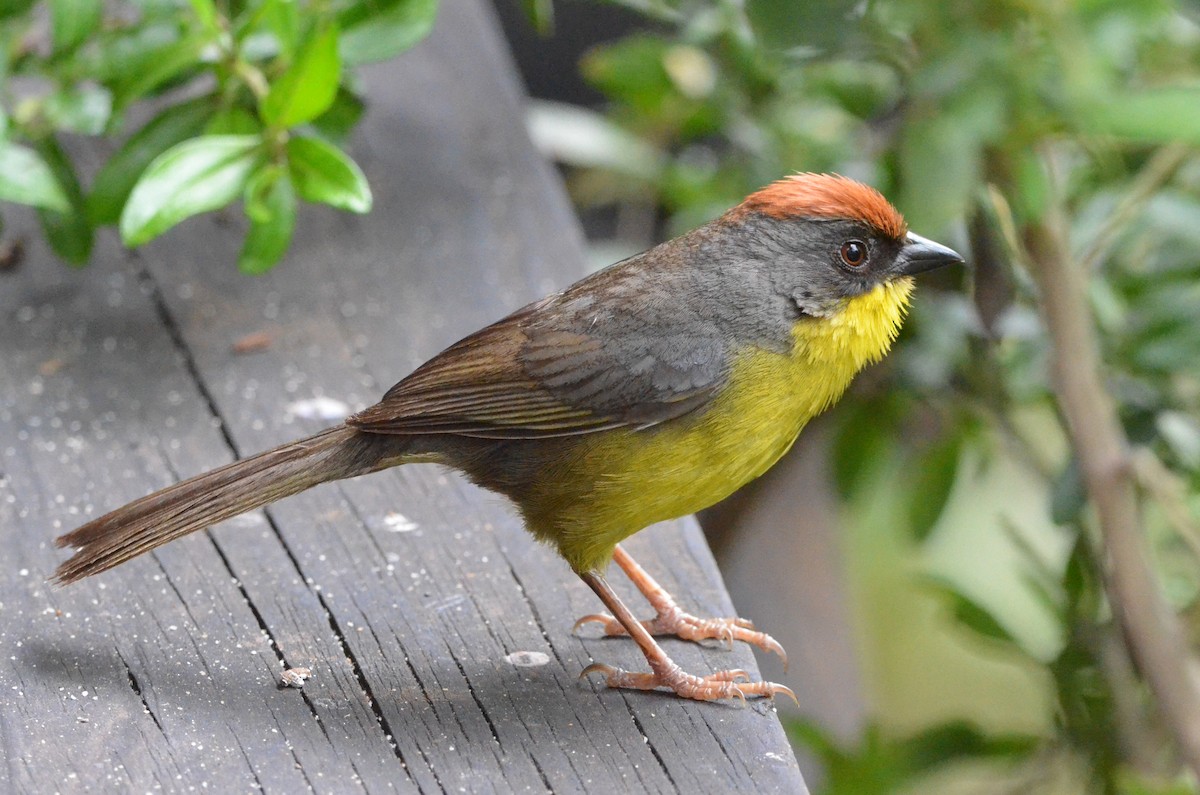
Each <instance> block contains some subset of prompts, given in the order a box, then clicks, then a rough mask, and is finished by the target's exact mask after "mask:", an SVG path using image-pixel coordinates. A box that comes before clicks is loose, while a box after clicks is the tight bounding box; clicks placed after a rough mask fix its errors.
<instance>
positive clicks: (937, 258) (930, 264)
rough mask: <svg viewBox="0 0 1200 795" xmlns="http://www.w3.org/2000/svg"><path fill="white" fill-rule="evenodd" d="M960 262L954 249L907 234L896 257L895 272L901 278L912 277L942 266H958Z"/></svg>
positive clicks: (910, 233) (961, 259)
mask: <svg viewBox="0 0 1200 795" xmlns="http://www.w3.org/2000/svg"><path fill="white" fill-rule="evenodd" d="M962 262H963V258H962V255H960V254H959V253H958V252H957V251H955V250H954V249H952V248H947V247H946V246H943V245H942V244H941V243H934V242H933V241H932V240H929V239H928V238H924V237H921V236H920V235H916V234H913V233H912V232H909V233H908V235H907V237H905V238H904V247H903V248H901V249H900V254H899V255H898V256H897V257H896V272H897V273H899V274H901V275H903V276H913V275H915V274H918V273H924V272H925V271H931V270H933V269H934V268H940V267H942V266H943V265H958V264H960V263H962Z"/></svg>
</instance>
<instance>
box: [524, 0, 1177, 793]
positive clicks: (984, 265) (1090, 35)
mask: <svg viewBox="0 0 1200 795" xmlns="http://www.w3.org/2000/svg"><path fill="white" fill-rule="evenodd" d="M613 1H614V2H619V3H620V4H621V5H625V6H629V7H632V8H636V9H638V10H640V11H642V12H644V13H646V14H647V15H648V17H649V18H651V19H652V20H653V22H652V24H650V25H648V26H647V30H646V31H643V32H639V33H637V34H635V35H631V36H628V37H626V38H623V39H621V40H618V41H615V42H612V43H608V44H605V45H603V46H600V47H597V48H595V49H593V50H592V51H590V52H589V53H588V54H587V55H586V57H585V58H584V59H583V62H582V69H583V72H584V74H585V75H586V77H587V78H588V80H590V81H591V83H592V84H593V85H594V86H596V87H597V88H598V89H599V90H601V91H602V92H603V94H604V96H605V97H606V98H607V104H606V107H605V108H604V109H603V111H602V112H590V111H586V110H582V109H578V108H571V109H564V108H561V107H558V106H553V105H547V104H541V105H539V106H538V107H536V108H535V112H534V124H533V130H534V132H535V136H537V137H538V139H539V140H541V141H542V142H543V143H545V144H546V145H547V146H548V148H549V149H550V150H551V151H552V152H553V153H554V154H555V155H556V156H557V157H559V158H560V159H561V160H562V161H563V162H565V163H566V164H568V165H571V166H574V169H573V170H572V171H571V172H570V175H569V180H570V186H571V188H572V190H573V193H574V195H575V196H576V198H577V199H578V200H579V201H581V202H583V203H585V204H587V203H593V204H608V203H623V204H624V205H625V206H629V205H634V206H637V205H640V206H644V207H648V208H652V210H651V211H654V212H657V211H660V210H661V211H663V212H665V222H666V230H665V234H672V233H674V232H677V231H681V230H683V229H685V228H689V227H691V226H693V225H695V224H697V223H700V222H703V221H705V220H707V219H709V218H711V217H714V216H715V215H717V214H719V213H720V212H722V211H724V210H725V209H726V208H728V207H730V206H732V205H733V204H735V203H737V202H738V201H740V200H741V198H742V197H743V196H745V195H746V194H747V193H749V192H751V191H753V190H755V189H757V188H758V187H761V186H762V185H763V184H765V183H767V182H769V181H771V180H774V179H777V178H778V177H780V176H781V175H784V174H787V173H791V172H795V171H838V172H841V173H844V174H849V175H851V176H854V177H858V178H861V179H864V180H866V181H869V182H871V183H872V184H874V185H876V186H878V187H879V188H880V189H881V190H883V192H884V193H885V194H887V195H889V196H890V197H893V198H894V199H895V200H896V202H897V204H898V206H899V207H900V209H901V210H902V211H903V212H904V213H905V215H906V217H907V218H908V219H909V221H910V223H911V225H912V226H913V227H914V228H916V229H918V230H919V231H921V232H922V233H923V234H926V235H929V236H934V237H936V238H938V239H943V240H944V241H945V242H950V243H953V244H955V245H956V247H959V246H961V247H963V249H965V250H966V251H969V252H970V254H969V257H968V259H970V260H971V261H972V263H973V265H974V269H973V278H972V279H970V286H971V287H972V288H973V289H968V290H959V289H950V290H944V291H935V292H929V291H927V290H924V291H922V293H921V298H920V300H919V301H918V302H917V305H916V307H915V309H914V317H913V319H912V321H911V322H910V323H909V324H908V326H907V328H906V330H905V335H906V339H905V340H904V341H902V343H901V344H898V345H897V347H896V350H895V351H894V352H893V354H892V356H891V357H890V358H889V359H888V360H887V361H886V363H885V365H884V368H886V372H881V371H879V370H876V371H873V372H870V373H868V374H866V376H865V377H864V379H862V380H861V382H860V384H859V385H858V389H857V397H858V400H857V401H856V402H855V403H854V405H847V406H843V407H841V408H840V409H839V412H838V424H839V428H840V430H839V432H838V438H837V440H836V443H835V446H834V461H833V465H834V466H833V469H834V474H835V477H836V485H837V487H838V489H839V491H840V492H841V494H842V495H843V497H844V498H846V499H848V500H866V499H870V498H871V495H870V494H869V493H867V492H865V491H864V489H866V488H868V487H869V484H870V483H871V482H872V481H871V478H869V477H866V476H865V475H864V473H867V472H870V471H871V470H872V466H871V464H872V462H873V461H876V460H878V459H880V458H881V457H889V456H893V457H899V458H901V459H902V460H904V461H905V462H906V465H905V466H903V467H901V468H900V469H899V471H900V475H899V476H898V477H900V478H901V480H902V483H901V484H900V486H899V488H900V490H901V491H904V492H906V493H907V495H909V496H908V498H907V499H908V508H907V510H906V513H907V516H905V517H902V518H903V523H904V524H905V525H906V526H908V527H909V528H911V533H912V543H913V544H914V545H915V546H918V547H919V546H920V545H922V544H924V543H926V541H927V539H928V536H929V534H930V533H931V531H933V529H934V528H935V527H936V525H937V523H938V519H939V517H940V516H941V514H942V511H943V508H944V507H945V505H946V502H947V499H948V498H949V495H950V493H951V491H952V489H953V488H954V486H955V484H956V483H957V482H959V481H961V480H962V479H964V478H969V477H971V473H967V472H964V470H963V466H962V462H963V461H965V460H967V458H968V456H964V454H963V450H964V448H965V447H968V446H969V447H970V448H971V449H972V450H973V451H974V455H973V457H974V458H975V459H978V460H981V463H978V464H977V465H978V466H980V467H984V468H986V467H987V466H988V460H989V458H994V457H996V456H1000V455H1004V456H1015V457H1016V458H1017V459H1019V460H1020V461H1022V462H1023V463H1024V465H1025V466H1027V467H1028V468H1029V469H1030V470H1032V471H1033V472H1035V473H1037V474H1038V476H1039V477H1040V478H1041V482H1042V483H1043V486H1044V490H1043V492H1042V495H1038V494H1036V493H1035V494H1032V495H1014V497H1013V498H1014V499H1022V500H1023V499H1044V501H1045V509H1046V512H1047V515H1048V516H1049V517H1050V518H1051V519H1052V520H1053V522H1054V523H1055V524H1056V525H1058V526H1059V527H1060V528H1061V530H1062V532H1063V533H1064V534H1065V536H1066V539H1067V543H1065V544H1064V545H1063V547H1064V548H1065V549H1068V550H1069V554H1068V555H1066V556H1065V557H1064V558H1063V559H1055V560H1050V559H1047V558H1046V557H1045V556H1044V555H1042V554H1040V553H1038V552H1037V551H1036V549H1035V548H1036V545H1032V544H1030V543H1028V541H1026V540H1023V538H1022V536H1021V534H1020V532H1018V531H1017V530H1016V529H1013V531H1012V532H1011V533H1010V535H1011V536H1012V538H1011V539H1010V542H1011V543H1012V544H1013V545H1014V546H1015V547H1016V548H1017V549H1018V550H1019V551H1021V552H1022V555H1023V557H1024V559H1025V563H1026V565H1025V566H1024V572H1025V579H1026V586H1027V588H1028V590H1029V592H1030V594H1031V595H1032V597H1033V598H1035V599H1036V601H1037V602H1038V603H1039V604H1041V605H1042V606H1043V607H1044V608H1045V610H1046V612H1047V613H1048V614H1050V615H1052V616H1053V621H1054V625H1055V634H1056V635H1057V636H1058V641H1057V644H1056V650H1055V651H1053V653H1047V652H1046V650H1045V649H1044V648H1034V647H1033V646H1031V645H1030V644H1028V643H1027V642H1025V641H1023V640H1022V639H1021V637H1020V635H1019V634H1017V633H1013V632H1011V631H1010V630H1009V629H1008V628H1009V627H1012V626H1013V623H1014V621H1018V620H1019V619H1017V618H1014V617H1012V616H1009V615H1006V614H1005V612H1004V606H1003V605H1000V606H995V605H984V604H982V603H981V602H980V601H978V600H977V599H975V598H973V597H972V596H970V595H969V593H968V590H970V589H967V588H964V587H962V584H961V583H958V584H954V583H948V582H943V581H940V580H939V581H932V582H930V583H929V587H930V588H931V589H932V590H933V591H934V592H935V593H937V594H938V595H939V597H940V598H941V599H942V600H943V601H944V603H945V604H946V605H947V607H948V609H949V611H950V613H951V614H952V615H953V616H954V617H955V620H956V622H957V624H958V626H959V627H960V628H961V630H962V631H963V632H964V633H967V634H969V635H974V636H975V637H977V638H979V639H980V642H986V643H990V644H994V645H996V646H998V647H1003V648H1004V649H1006V650H1007V651H1008V652H1009V653H1011V654H1014V655H1017V656H1019V657H1024V658H1026V659H1027V660H1028V661H1029V662H1030V664H1032V665H1036V666H1039V667H1040V668H1041V670H1044V671H1045V672H1047V674H1048V675H1049V677H1050V679H1051V680H1052V681H1053V685H1054V690H1055V708H1054V715H1053V718H1052V720H1051V721H1048V724H1049V725H1052V726H1053V727H1054V730H1053V732H1052V735H1051V736H1047V737H1043V738H1041V741H1040V742H1038V743H1035V744H1023V743H1013V742H1002V741H1001V740H998V739H996V738H990V739H989V738H986V737H984V736H982V735H979V734H977V733H971V732H970V731H968V730H966V729H964V728H963V727H961V726H955V725H947V726H935V727H932V728H931V729H930V730H929V732H928V733H927V734H924V735H921V736H918V737H916V738H913V737H901V738H896V737H891V738H889V737H884V736H881V735H878V734H872V733H868V735H867V737H866V738H865V739H864V741H863V745H862V747H860V748H858V749H855V750H847V749H843V748H839V747H838V746H837V745H836V744H835V743H833V742H832V741H831V740H830V739H829V738H828V737H826V736H824V735H823V734H821V732H820V731H819V730H817V729H815V728H813V727H805V728H798V729H797V735H798V736H799V737H800V738H801V739H802V741H803V742H804V743H805V744H807V745H809V746H810V747H811V748H813V749H814V750H815V751H816V752H817V753H818V754H819V755H820V756H821V757H822V758H823V759H824V760H825V762H826V763H827V765H828V770H829V774H830V779H829V782H828V786H827V788H826V791H828V792H856V793H857V792H864V793H865V792H889V791H894V790H897V789H903V788H904V787H906V786H911V785H912V784H913V782H914V781H915V780H919V779H920V778H921V777H922V776H925V775H927V774H928V773H929V772H930V771H931V770H932V769H933V768H934V767H936V765H935V764H934V762H951V761H954V762H960V761H962V760H964V759H967V758H970V757H979V758H990V759H992V761H995V759H996V757H997V756H1003V758H1004V759H1007V760H1008V761H1009V762H1011V763H1012V764H1013V765H1014V766H1015V768H1016V769H1017V770H1018V771H1021V770H1023V773H1018V774H1014V775H1017V779H1015V780H1020V781H1024V782H1025V785H1023V786H1022V787H1013V788H1012V790H1011V791H1017V790H1018V789H1022V790H1024V791H1035V792H1036V791H1056V790H1054V789H1053V787H1051V785H1049V784H1047V783H1046V782H1045V781H1041V782H1039V780H1038V778H1037V776H1036V775H1032V776H1031V775H1029V771H1030V770H1047V769H1052V768H1055V767H1056V766H1060V767H1063V766H1065V767H1067V768H1070V769H1072V770H1075V771H1076V772H1077V773H1078V775H1077V776H1076V779H1077V780H1078V782H1079V787H1080V788H1081V789H1083V790H1086V791H1089V792H1126V793H1144V792H1172V793H1175V792H1193V791H1196V788H1195V784H1194V782H1190V779H1188V778H1187V777H1186V776H1184V777H1182V778H1180V775H1181V767H1180V764H1179V761H1178V759H1177V758H1176V756H1175V755H1174V754H1173V752H1172V748H1171V743H1170V741H1169V738H1168V736H1167V735H1166V734H1165V733H1164V730H1163V728H1162V727H1161V725H1160V724H1159V721H1158V718H1157V715H1156V713H1155V710H1154V706H1153V704H1152V703H1151V699H1150V697H1149V694H1148V692H1147V689H1146V687H1145V684H1144V682H1143V681H1142V680H1141V678H1140V676H1139V673H1138V671H1137V667H1136V665H1135V664H1134V662H1133V660H1132V658H1131V655H1130V652H1129V650H1128V648H1127V646H1126V643H1125V638H1124V637H1123V634H1122V632H1121V630H1120V627H1119V626H1118V625H1117V623H1116V622H1115V621H1114V619H1113V615H1112V614H1113V610H1112V608H1111V606H1110V605H1109V603H1108V601H1107V597H1106V593H1105V590H1104V587H1103V580H1104V571H1105V565H1104V562H1105V560H1106V558H1105V555H1104V552H1103V550H1102V549H1101V547H1100V542H1099V539H1098V537H1097V535H1096V532H1095V528H1094V526H1093V518H1092V516H1091V513H1090V512H1089V511H1088V510H1087V505H1086V493H1085V491H1084V487H1083V484H1082V481H1081V478H1080V475H1079V470H1078V466H1077V463H1076V462H1075V461H1074V460H1073V458H1072V456H1071V453H1070V449H1069V445H1068V443H1067V435H1066V433H1065V428H1064V427H1063V425H1062V422H1061V419H1060V417H1059V414H1058V410H1057V407H1056V404H1055V402H1054V395H1053V392H1052V388H1051V384H1050V383H1049V381H1048V372H1047V360H1048V341H1047V337H1046V333H1045V330H1044V328H1043V325H1042V321H1041V318H1040V316H1039V314H1038V311H1037V296H1036V295H1035V292H1034V289H1033V285H1032V281H1031V279H1030V278H1029V275H1028V272H1027V270H1026V264H1027V256H1026V253H1025V241H1026V239H1027V238H1028V236H1029V235H1030V233H1031V230H1033V229H1035V228H1036V227H1037V226H1038V225H1040V224H1046V223H1051V222H1061V223H1062V224H1064V225H1065V227H1066V233H1067V236H1068V238H1069V240H1070V242H1071V248H1072V250H1071V252H1070V253H1071V257H1072V259H1073V260H1074V261H1073V262H1070V263H1064V266H1065V267H1079V268H1085V269H1087V270H1088V271H1089V272H1090V273H1091V276H1092V279H1091V285H1090V290H1091V291H1090V296H1089V297H1090V299H1091V303H1092V308H1093V312H1094V318H1095V322H1096V324H1097V326H1098V328H1099V331H1100V345H1101V348H1102V351H1103V355H1104V360H1105V363H1106V367H1107V371H1106V377H1107V381H1108V383H1109V385H1110V389H1111V392H1112V395H1113V396H1114V398H1115V399H1116V401H1117V403H1118V406H1119V410H1120V416H1121V419H1122V421H1123V423H1124V426H1125V431H1126V433H1127V435H1128V437H1129V439H1130V440H1131V442H1132V444H1133V445H1134V446H1135V451H1134V454H1133V461H1134V463H1135V468H1136V469H1137V477H1138V481H1139V484H1140V486H1141V488H1142V491H1143V494H1144V497H1145V499H1144V512H1145V516H1144V523H1145V525H1146V527H1147V528H1148V535H1149V536H1150V538H1149V541H1150V543H1151V545H1152V549H1153V554H1154V556H1155V562H1156V567H1157V569H1158V572H1159V574H1160V577H1161V579H1162V581H1163V584H1164V588H1165V592H1166V593H1167V595H1168V597H1169V599H1170V601H1171V604H1172V606H1173V607H1174V608H1175V609H1176V611H1177V612H1178V614H1179V616H1180V617H1181V619H1182V620H1183V621H1184V624H1185V625H1186V627H1187V628H1188V630H1189V632H1190V633H1191V637H1190V640H1191V643H1192V646H1193V647H1195V646H1196V645H1197V641H1198V639H1200V569H1198V566H1197V560H1198V558H1200V531H1198V529H1197V528H1198V525H1200V522H1198V519H1197V516H1198V512H1200V355H1198V353H1197V352H1198V351H1200V157H1197V149H1196V147H1197V146H1198V145H1200V7H1197V6H1196V5H1195V4H1187V3H1182V2H1173V1H1172V0H1133V1H1132V2H1118V1H1117V0H1084V1H1083V2H1078V3H1064V2H1057V1H1056V0H1022V2H1014V1H1012V0H1002V1H1001V2H991V1H990V0H966V1H965V2H957V3H942V2H934V0H893V1H892V2H884V1H880V2H870V3H857V2H847V1H846V0H824V1H823V2H810V3H796V2H791V1H790V0H744V2H738V1H737V0H691V1H690V2H689V1H685V0H680V1H679V2H673V1H669V0H613ZM1047 219H1061V221H1052V220H1047ZM955 278H956V277H955V276H953V275H946V276H943V277H942V279H943V281H942V283H941V286H942V287H956V285H954V284H953V282H952V281H951V280H953V279H955ZM971 731H973V730H971ZM939 738H940V739H939ZM996 743H1000V745H999V746H997V745H996ZM999 747H1003V749H1004V752H1003V754H998V753H997V751H996V749H997V748H999ZM939 749H940V750H939ZM1039 788H1040V789H1039ZM914 791H922V790H920V789H916V790H914ZM1005 791H1009V790H1005ZM1066 791H1071V790H1066Z"/></svg>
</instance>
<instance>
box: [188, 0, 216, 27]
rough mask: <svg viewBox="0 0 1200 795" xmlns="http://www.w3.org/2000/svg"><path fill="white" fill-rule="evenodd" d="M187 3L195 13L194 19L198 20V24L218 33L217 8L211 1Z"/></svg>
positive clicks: (200, 0)
mask: <svg viewBox="0 0 1200 795" xmlns="http://www.w3.org/2000/svg"><path fill="white" fill-rule="evenodd" d="M188 2H189V3H190V4H191V6H192V11H194V12H195V13H196V19H198V20H200V24H201V25H203V26H204V27H206V28H208V29H209V31H211V32H213V33H216V32H217V31H218V26H217V7H216V6H215V5H214V4H213V0H188Z"/></svg>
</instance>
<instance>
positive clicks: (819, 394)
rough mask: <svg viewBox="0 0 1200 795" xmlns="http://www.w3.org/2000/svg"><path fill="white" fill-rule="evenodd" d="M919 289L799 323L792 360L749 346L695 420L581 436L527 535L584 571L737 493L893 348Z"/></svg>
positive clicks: (887, 292)
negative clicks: (639, 535) (652, 530)
mask: <svg viewBox="0 0 1200 795" xmlns="http://www.w3.org/2000/svg"><path fill="white" fill-rule="evenodd" d="M912 288H913V283H912V280H911V279H909V278H901V279H897V280H895V281H891V282H887V283H884V284H880V285H878V286H877V287H875V288H874V289H873V290H872V291H871V292H869V293H866V294H864V295H861V296H858V297H856V298H852V299H849V300H847V301H846V302H845V304H844V305H843V307H842V308H841V310H840V311H839V312H837V313H836V314H834V315H831V316H829V317H821V318H805V319H803V320H801V321H800V322H798V323H797V324H796V325H795V327H794V328H793V329H792V339H793V342H794V344H793V348H792V351H791V352H790V353H788V354H780V353H774V352H770V351H766V350H762V349H760V348H749V349H747V350H746V351H745V352H743V353H742V354H741V355H739V356H738V357H737V358H736V359H735V361H734V364H733V368H732V370H731V372H730V378H729V384H730V385H736V388H732V389H731V388H729V387H728V386H727V387H726V388H724V389H723V390H722V391H721V393H720V394H719V395H718V396H717V397H716V398H714V400H713V402H712V403H711V405H709V406H708V407H707V408H705V409H703V410H702V411H699V412H696V414H695V415H694V416H691V417H688V418H681V419H679V420H675V421H672V422H670V423H667V424H665V425H663V426H658V427H654V428H650V429H647V430H641V431H637V430H614V431H608V432H606V433H603V434H596V435H594V436H590V437H582V438H580V440H579V445H580V446H579V448H576V449H575V450H573V451H572V454H571V455H569V456H567V457H566V458H565V459H564V460H563V461H562V463H561V464H560V465H559V467H558V468H557V469H556V470H554V471H552V472H546V473H545V476H544V477H543V478H542V479H541V480H542V483H541V484H539V485H538V486H535V487H534V494H533V495H531V496H533V497H534V498H533V499H529V500H527V501H526V505H527V506H537V507H536V508H532V509H531V508H528V507H527V509H526V521H527V522H528V524H529V527H530V529H531V530H533V531H534V533H535V534H537V535H538V536H539V537H541V538H543V539H544V540H546V541H549V542H551V543H554V544H555V545H556V546H557V547H558V548H559V550H560V552H561V553H562V555H563V557H565V558H566V559H567V561H568V562H569V563H570V564H571V565H572V566H573V567H575V568H576V570H578V571H587V570H593V569H598V568H599V567H601V566H603V565H604V564H605V563H607V559H608V557H609V555H611V554H612V549H613V546H614V545H615V544H617V543H619V542H620V541H621V540H622V539H624V538H626V537H628V536H630V535H632V534H633V533H636V532H637V531H638V530H641V529H642V528H643V527H646V526H647V525H650V524H653V523H654V522H660V521H664V520H667V519H673V518H675V517H677V516H683V515H685V514H688V513H693V512H695V511H698V510H700V509H702V508H705V507H707V506H709V505H712V504H713V503H715V502H717V501H719V500H721V499H723V498H724V497H726V496H728V495H729V494H731V493H732V492H734V491H735V490H737V489H738V488H740V487H741V486H742V485H744V484H746V483H747V482H749V481H751V480H753V479H754V478H756V477H758V476H759V475H761V474H762V473H763V472H765V471H766V470H767V469H769V468H770V467H771V465H772V464H774V463H775V462H776V461H778V460H779V458H780V457H781V456H782V455H783V454H784V453H786V452H787V450H788V448H790V447H791V446H792V443H793V442H794V441H795V440H796V436H797V435H798V434H799V433H800V430H801V429H802V428H803V427H804V425H805V424H806V423H807V422H808V421H809V420H811V419H812V418H813V417H814V416H816V415H817V414H819V413H821V412H822V411H824V410H825V409H826V408H828V407H829V406H830V405H832V404H833V403H834V402H835V401H836V400H837V399H838V398H839V397H841V395H842V393H843V392H845V390H846V387H847V386H849V384H850V381H851V379H853V377H854V375H855V374H856V373H858V371H859V370H861V369H862V368H863V367H864V366H866V365H867V364H869V363H871V362H874V361H877V360H878V359H880V358H881V357H882V356H883V355H884V354H886V353H887V351H888V349H889V348H890V347H891V344H892V341H893V340H895V338H896V334H897V333H898V332H899V330H900V324H901V322H902V321H903V319H904V314H905V311H906V309H907V307H908V301H909V297H910V295H911V294H912ZM632 436H636V437H637V439H636V441H635V440H633V439H631V438H630V437H632ZM538 491H541V493H537V492H538Z"/></svg>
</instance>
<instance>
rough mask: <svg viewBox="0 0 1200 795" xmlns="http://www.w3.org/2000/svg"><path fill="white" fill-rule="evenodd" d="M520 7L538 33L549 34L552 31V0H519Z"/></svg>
mask: <svg viewBox="0 0 1200 795" xmlns="http://www.w3.org/2000/svg"><path fill="white" fill-rule="evenodd" d="M521 8H522V10H524V11H525V18H526V19H528V20H529V24H530V25H533V29H534V30H536V31H537V32H538V33H539V34H541V35H542V36H549V35H550V34H552V33H553V32H554V0H521Z"/></svg>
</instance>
